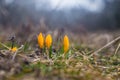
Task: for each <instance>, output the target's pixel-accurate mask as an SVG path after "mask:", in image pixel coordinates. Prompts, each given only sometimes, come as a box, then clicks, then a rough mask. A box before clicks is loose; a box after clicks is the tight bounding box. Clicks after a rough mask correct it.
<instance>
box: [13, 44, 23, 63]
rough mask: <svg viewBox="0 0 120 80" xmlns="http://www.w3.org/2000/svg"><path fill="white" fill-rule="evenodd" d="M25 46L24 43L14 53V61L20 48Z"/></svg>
mask: <svg viewBox="0 0 120 80" xmlns="http://www.w3.org/2000/svg"><path fill="white" fill-rule="evenodd" d="M23 47H24V46H23V45H21V47H20V48H18V50H17V51H16V52H15V53H14V55H13V58H12V61H14V59H15V57H16V55H17V53H18V51H19V50H20V49H22V48H23Z"/></svg>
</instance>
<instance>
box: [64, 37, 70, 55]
mask: <svg viewBox="0 0 120 80" xmlns="http://www.w3.org/2000/svg"><path fill="white" fill-rule="evenodd" d="M63 47H64V52H65V53H66V52H67V51H68V50H69V38H68V36H67V35H65V36H64V40H63Z"/></svg>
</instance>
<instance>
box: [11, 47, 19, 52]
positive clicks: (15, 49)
mask: <svg viewBox="0 0 120 80" xmlns="http://www.w3.org/2000/svg"><path fill="white" fill-rule="evenodd" d="M17 50H18V48H17V47H13V48H12V49H10V51H12V52H16V51H17Z"/></svg>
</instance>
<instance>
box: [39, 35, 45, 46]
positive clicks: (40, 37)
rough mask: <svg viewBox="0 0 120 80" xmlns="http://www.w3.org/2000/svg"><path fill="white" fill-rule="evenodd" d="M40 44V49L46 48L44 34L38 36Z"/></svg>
mask: <svg viewBox="0 0 120 80" xmlns="http://www.w3.org/2000/svg"><path fill="white" fill-rule="evenodd" d="M38 44H39V46H40V48H43V47H44V37H43V35H42V33H40V34H39V35H38Z"/></svg>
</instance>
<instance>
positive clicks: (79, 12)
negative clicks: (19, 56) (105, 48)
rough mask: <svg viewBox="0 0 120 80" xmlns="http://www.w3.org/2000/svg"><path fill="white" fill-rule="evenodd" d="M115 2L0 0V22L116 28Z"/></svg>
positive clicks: (119, 16)
mask: <svg viewBox="0 0 120 80" xmlns="http://www.w3.org/2000/svg"><path fill="white" fill-rule="evenodd" d="M119 4H120V0H0V25H1V26H4V27H8V26H13V27H16V26H20V25H21V24H22V25H28V24H32V25H34V26H37V25H38V24H41V23H45V24H46V25H47V26H48V27H49V28H56V27H60V28H61V27H62V28H65V27H66V28H69V29H73V28H74V29H75V28H76V29H80V28H81V29H87V30H100V29H106V30H110V29H112V30H113V29H118V28H120V24H119V22H120V10H119V9H120V5H119ZM78 31H79V30H78Z"/></svg>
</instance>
